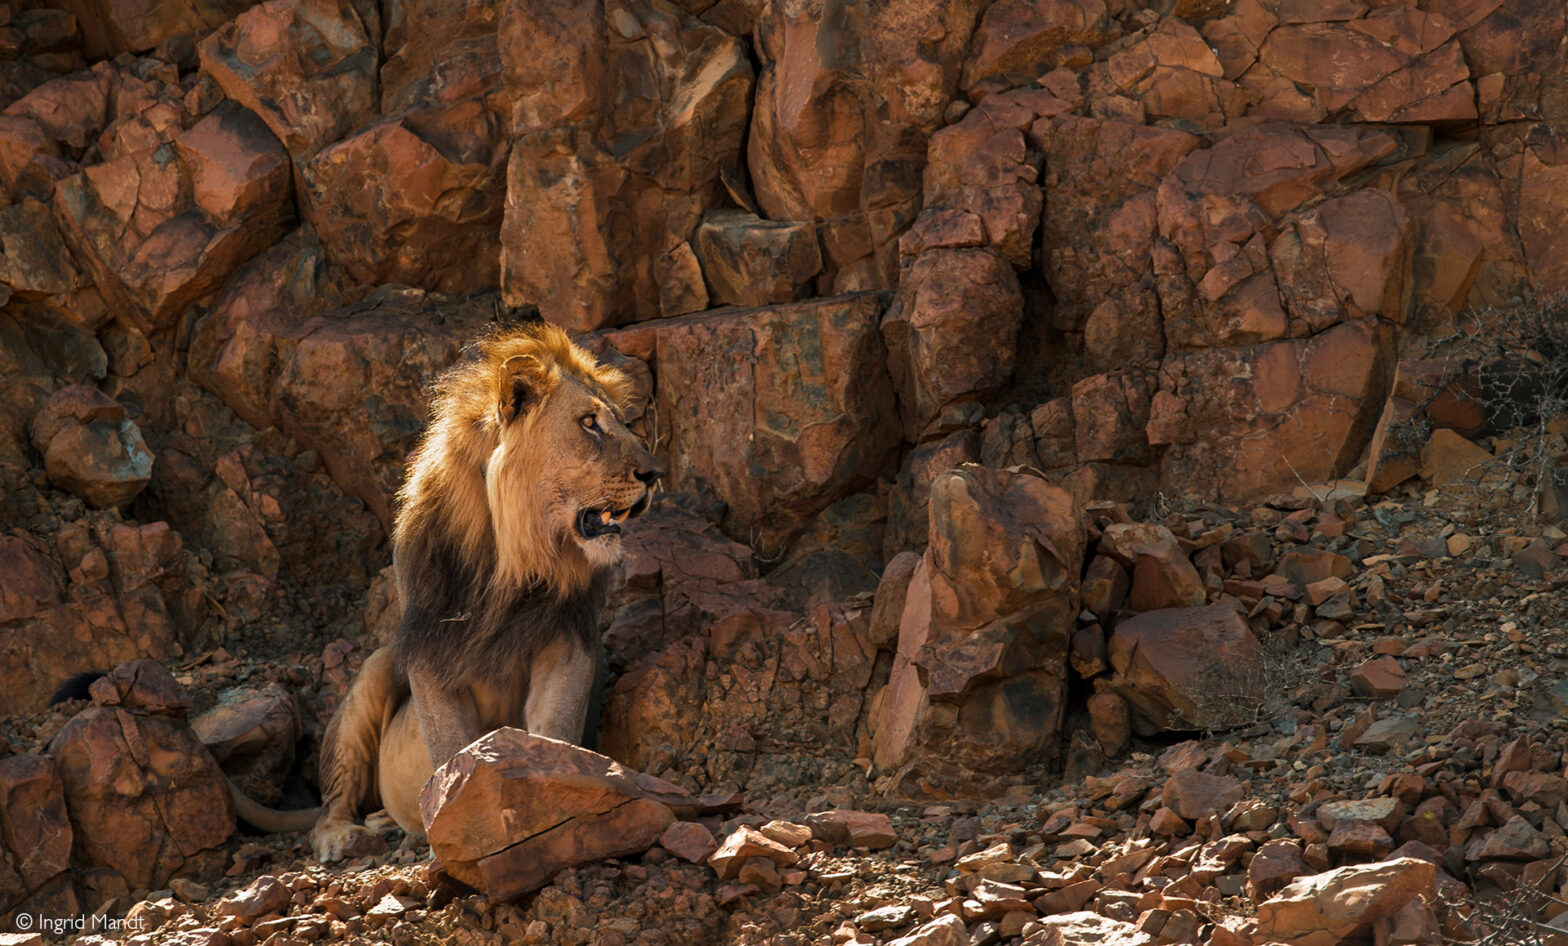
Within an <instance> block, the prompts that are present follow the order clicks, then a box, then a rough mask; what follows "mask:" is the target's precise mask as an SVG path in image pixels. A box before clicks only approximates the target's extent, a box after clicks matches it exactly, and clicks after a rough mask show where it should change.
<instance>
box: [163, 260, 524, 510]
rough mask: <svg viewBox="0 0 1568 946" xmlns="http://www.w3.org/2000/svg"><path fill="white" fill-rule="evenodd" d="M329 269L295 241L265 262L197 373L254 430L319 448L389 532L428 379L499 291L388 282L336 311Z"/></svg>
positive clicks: (205, 331) (234, 292) (243, 287)
mask: <svg viewBox="0 0 1568 946" xmlns="http://www.w3.org/2000/svg"><path fill="white" fill-rule="evenodd" d="M322 268H323V261H322V253H321V250H320V248H319V247H310V246H308V245H306V246H300V245H295V244H294V243H293V241H286V242H285V243H283V244H280V245H279V246H277V247H274V248H273V249H272V250H269V251H268V252H267V253H265V254H263V255H262V256H261V257H259V258H258V259H256V260H255V261H254V262H253V263H252V265H251V266H249V267H247V268H246V269H245V270H244V271H242V272H241V273H240V274H238V275H237V276H236V277H235V279H234V280H233V282H232V284H231V285H230V287H229V288H228V289H227V290H225V292H224V293H223V294H222V295H221V296H220V297H219V298H218V299H217V301H216V302H215V303H214V304H213V306H212V311H211V313H210V314H209V315H208V316H207V317H205V318H204V319H202V320H201V322H200V323H198V325H197V327H196V331H195V335H194V338H193V339H192V342H191V357H190V373H191V377H192V378H193V379H194V380H196V381H197V382H199V383H200V384H202V385H203V386H205V387H207V388H208V389H210V390H212V391H214V392H215V393H217V394H218V395H219V396H220V397H222V398H223V400H224V403H225V404H227V405H228V406H229V407H230V408H231V409H233V410H234V412H235V413H237V414H239V415H240V416H241V417H242V418H244V419H245V420H246V421H247V422H248V423H250V424H251V425H253V426H256V427H260V428H263V429H264V428H266V427H277V428H279V429H281V430H283V431H284V432H286V433H287V434H288V435H289V436H292V437H294V438H295V439H296V440H298V441H300V442H301V443H302V444H303V445H305V446H306V447H308V448H309V449H312V450H316V451H318V452H319V453H320V454H321V457H322V459H323V461H324V463H325V465H326V467H327V468H328V469H329V470H331V471H332V472H333V478H334V479H335V480H336V482H337V483H338V484H339V485H340V487H341V488H342V489H343V491H344V492H345V493H348V494H349V495H352V496H356V497H358V498H359V499H360V500H361V501H363V502H364V504H365V505H366V506H367V507H368V508H369V509H370V511H371V512H373V513H375V514H376V516H377V517H378V518H380V519H381V521H382V523H383V524H384V525H385V526H386V528H387V530H388V531H390V530H391V525H392V504H393V496H394V495H395V494H396V492H397V489H398V485H399V484H400V483H401V482H402V479H403V474H404V463H405V461H406V459H407V457H408V454H409V452H410V451H411V450H412V449H413V446H414V444H415V442H416V441H417V438H418V435H419V429H420V427H421V425H422V424H423V418H424V417H425V412H426V397H425V385H426V384H427V383H428V382H429V381H430V380H431V379H432V378H434V377H435V376H436V375H437V374H438V373H440V371H441V370H442V369H444V368H446V367H447V366H449V365H450V364H451V363H452V361H453V360H454V359H455V358H456V357H457V355H458V352H459V351H460V350H461V348H462V346H463V345H464V344H465V343H466V342H468V341H469V340H470V339H472V338H473V337H474V336H475V335H476V334H477V333H478V331H479V330H480V328H481V326H483V325H484V324H485V323H486V322H488V321H489V320H490V319H492V318H494V315H495V308H494V296H490V297H474V298H470V299H464V300H461V301H457V302H446V301H442V300H437V299H433V298H430V297H429V296H427V295H426V294H425V293H423V292H420V291H417V290H409V289H401V290H399V289H384V290H381V291H379V292H377V293H373V294H371V295H370V296H368V297H367V298H365V299H364V300H363V301H361V302H359V303H357V304H355V305H352V306H348V307H343V308H336V307H332V306H331V302H332V301H333V300H332V296H331V292H330V290H331V286H330V284H329V283H328V282H327V281H326V278H325V275H324V274H323V272H322ZM322 296H325V297H326V298H325V299H321V298H320V297H322ZM323 309H328V310H329V311H326V312H323V311H322V310H323ZM235 499H236V502H237V501H238V497H235ZM241 505H242V504H241ZM246 514H248V512H247V513H246ZM263 537H264V536H263Z"/></svg>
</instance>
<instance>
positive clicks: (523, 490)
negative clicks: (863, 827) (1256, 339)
mask: <svg viewBox="0 0 1568 946" xmlns="http://www.w3.org/2000/svg"><path fill="white" fill-rule="evenodd" d="M629 391H630V384H629V381H628V379H627V378H626V376H625V375H624V374H622V373H621V372H620V371H618V370H616V369H613V368H608V367H604V366H601V365H598V364H596V363H595V361H594V359H593V357H592V356H591V355H589V354H588V353H587V352H585V351H584V350H583V349H581V348H579V347H578V346H576V345H575V344H573V343H572V341H571V339H570V338H569V337H568V336H567V334H566V333H565V332H563V331H562V330H561V329H559V328H557V327H556V326H553V325H549V324H546V323H533V324H528V325H525V326H522V327H520V328H514V329H511V330H506V331H498V332H496V333H494V334H491V335H489V336H487V337H485V338H483V339H481V340H480V341H478V342H477V343H476V344H475V345H474V346H472V348H471V351H470V357H469V358H468V359H467V360H465V361H463V362H461V363H460V364H459V365H457V366H456V367H454V368H452V369H451V370H449V371H448V372H447V373H446V374H445V375H444V376H443V377H442V378H441V379H440V381H439V382H438V383H437V385H436V388H435V394H434V397H433V399H432V402H431V419H430V423H429V425H428V427H427V429H426V433H425V436H424V438H423V440H422V441H421V443H420V445H419V447H418V448H417V450H416V451H415V452H414V454H413V456H412V457H411V458H410V461H409V474H408V479H407V481H406V482H405V484H404V486H403V489H402V491H401V492H400V494H399V511H398V517H397V523H396V528H395V531H394V537H393V538H394V543H395V544H394V548H395V556H394V558H395V562H394V564H395V565H396V569H397V576H398V586H399V589H400V591H401V593H402V598H403V602H404V609H405V610H404V614H403V618H402V621H401V623H400V624H399V627H398V631H397V635H396V637H395V639H394V641H393V643H392V645H391V646H390V647H387V648H382V649H381V650H378V651H376V652H375V653H374V654H372V655H371V656H370V658H368V659H367V661H366V663H365V666H364V667H363V669H362V670H361V671H360V674H359V676H358V677H357V678H356V680H355V682H354V685H353V687H352V688H351V689H350V691H349V693H348V695H347V697H346V698H345V699H344V701H343V705H342V706H341V707H340V708H339V709H338V712H337V714H336V715H335V716H334V717H333V720H332V722H331V724H330V725H329V726H328V728H327V732H326V734H325V736H324V738H323V743H322V751H321V786H322V796H323V797H322V808H321V810H320V815H319V818H318V819H317V820H316V822H315V830H314V831H313V833H312V838H313V842H314V845H315V848H316V854H317V857H318V858H319V859H321V860H324V861H325V860H335V859H337V858H339V857H342V856H345V855H347V854H350V853H353V851H354V849H355V846H356V841H357V839H358V838H361V837H363V836H364V835H365V834H366V829H365V828H363V827H361V826H360V825H358V824H356V823H355V822H356V820H357V819H358V818H359V817H360V816H361V815H362V814H363V813H364V812H366V811H370V810H373V809H375V808H376V807H379V806H384V807H385V808H386V809H387V811H388V813H389V814H390V815H391V816H392V818H393V819H394V820H396V821H397V822H398V823H399V824H400V825H401V826H402V827H403V829H404V830H405V831H407V832H408V833H409V834H411V835H420V834H423V820H422V817H421V814H420V811H419V793H420V790H421V788H422V787H423V786H424V784H425V782H426V781H427V780H428V778H429V776H430V774H431V773H432V772H433V771H434V769H435V768H436V767H437V766H439V765H440V764H442V763H443V762H445V761H446V760H447V759H449V758H450V757H451V756H452V755H453V754H454V753H455V752H457V751H458V750H459V749H461V748H462V747H463V746H464V745H467V743H468V742H470V741H472V740H473V739H475V738H477V737H478V736H480V735H483V734H484V733H487V732H490V731H491V730H493V729H496V728H498V727H500V726H518V727H522V728H526V729H528V730H529V731H531V732H536V733H539V734H541V735H547V736H551V737H554V738H559V739H568V740H572V741H578V740H581V738H582V736H583V729H584V721H585V719H586V717H587V713H588V712H589V694H590V692H591V690H592V689H593V681H594V676H595V672H596V670H597V667H598V662H599V653H598V651H599V646H598V621H597V616H598V610H599V608H600V606H601V605H602V602H603V598H604V595H605V592H606V586H607V583H608V576H609V575H610V573H611V570H612V566H613V565H614V564H615V563H616V562H618V561H619V559H620V555H621V544H620V525H621V524H622V523H624V522H625V521H626V520H627V519H629V518H631V517H632V516H635V515H637V514H638V513H640V512H642V511H643V510H644V509H646V508H647V505H648V501H649V496H650V488H651V485H652V483H653V481H654V480H656V479H657V478H658V477H659V476H660V475H661V472H662V471H660V470H659V469H658V466H657V464H656V462H655V461H654V459H653V457H652V456H651V455H650V454H649V453H648V451H647V450H646V449H645V448H644V447H643V445H642V444H641V443H640V442H639V441H638V439H637V437H636V436H635V435H634V434H632V433H631V431H629V430H627V428H626V425H625V415H624V404H625V401H626V398H627V396H628V394H629ZM258 808H259V806H254V805H253V804H252V805H251V806H249V807H248V808H247V812H248V813H247V814H246V817H247V820H251V821H252V822H253V823H255V822H256V819H257V818H258V817H259V818H261V819H262V821H263V822H267V823H258V827H263V828H273V829H276V830H286V829H287V828H289V827H294V826H297V825H298V823H299V821H300V820H301V819H302V818H303V817H304V813H285V812H271V813H269V812H268V811H267V810H264V809H261V810H258ZM274 816H276V817H274ZM291 819H292V820H291Z"/></svg>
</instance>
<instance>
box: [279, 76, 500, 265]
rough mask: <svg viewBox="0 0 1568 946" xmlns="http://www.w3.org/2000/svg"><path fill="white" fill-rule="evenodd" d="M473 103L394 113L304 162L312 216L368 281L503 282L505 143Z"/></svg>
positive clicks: (343, 261) (325, 238) (339, 254)
mask: <svg viewBox="0 0 1568 946" xmlns="http://www.w3.org/2000/svg"><path fill="white" fill-rule="evenodd" d="M493 121H494V120H493V118H491V117H490V116H488V115H487V114H485V112H484V111H483V109H482V108H481V107H480V106H479V105H478V104H477V103H472V102H467V103H458V104H456V105H454V106H451V107H449V108H444V109H438V110H426V111H421V112H415V113H410V114H406V115H398V116H392V117H389V118H386V119H383V120H380V121H377V122H375V123H373V124H371V125H370V126H369V127H366V128H364V129H362V130H360V131H358V132H356V133H355V134H353V135H351V136H350V137H348V138H346V139H344V140H342V141H340V142H337V143H336V144H332V145H328V146H327V147H325V148H323V149H322V150H321V151H320V152H318V153H317V154H316V155H315V157H314V158H312V159H311V161H310V163H309V164H307V165H305V166H304V168H303V175H302V180H303V182H304V190H303V197H304V206H303V207H302V208H301V209H302V211H303V213H304V215H305V217H306V218H307V219H308V220H309V221H310V222H311V223H312V224H313V225H314V226H315V228H316V232H317V234H319V235H320V237H321V241H322V243H323V244H324V245H325V246H326V248H327V252H328V254H329V255H330V256H331V257H332V259H333V261H334V262H337V263H339V264H340V265H342V266H343V267H344V268H345V269H347V270H348V272H349V273H350V275H352V276H353V277H354V278H355V279H356V280H358V281H359V282H361V283H367V284H377V283H388V282H393V283H406V284H408V285H413V286H419V287H422V288H426V289H432V290H438V291H441V292H444V293H447V294H449V295H462V294H464V293H468V292H474V291H478V290H482V289H494V288H495V287H496V286H497V285H498V284H499V281H500V265H501V264H500V261H499V255H498V254H499V253H500V243H499V237H498V236H497V233H498V227H499V225H500V222H501V216H502V203H503V198H504V194H505V191H504V188H503V186H502V178H503V168H502V160H503V159H504V157H505V154H506V152H505V148H504V146H503V144H502V141H501V139H500V138H499V136H498V135H497V134H496V133H495V131H494V126H493Z"/></svg>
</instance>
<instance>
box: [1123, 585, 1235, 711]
mask: <svg viewBox="0 0 1568 946" xmlns="http://www.w3.org/2000/svg"><path fill="white" fill-rule="evenodd" d="M1106 651H1107V654H1108V656H1109V658H1110V662H1111V668H1112V669H1113V670H1114V671H1115V674H1114V676H1112V677H1111V679H1110V686H1111V687H1112V688H1113V689H1115V690H1116V692H1117V693H1119V694H1121V696H1122V697H1123V698H1124V699H1125V700H1126V701H1127V703H1128V705H1129V706H1130V707H1131V708H1132V725H1133V729H1134V730H1136V731H1137V732H1138V733H1139V734H1140V735H1144V736H1150V735H1153V734H1155V733H1157V732H1162V731H1167V730H1188V729H1226V728H1229V727H1233V726H1239V725H1243V724H1245V723H1250V722H1254V721H1255V720H1256V718H1257V712H1258V708H1259V707H1260V706H1261V705H1262V703H1263V699H1264V696H1265V695H1266V694H1265V689H1264V688H1265V686H1266V681H1265V679H1264V667H1263V649H1262V647H1261V646H1260V645H1259V644H1258V639H1257V638H1256V637H1254V636H1253V634H1252V630H1251V629H1250V628H1248V627H1247V623H1246V622H1245V621H1243V620H1242V619H1241V616H1240V615H1238V614H1237V613H1236V612H1235V611H1233V610H1231V608H1229V607H1228V606H1226V605H1222V604H1216V605H1209V606H1207V607H1200V608H1164V609H1161V610H1157V611H1145V612H1144V613H1142V614H1139V615H1136V616H1134V617H1130V618H1127V619H1126V620H1124V621H1122V622H1121V623H1119V624H1117V625H1116V630H1115V631H1114V632H1112V634H1111V637H1110V640H1109V641H1108V642H1107V644H1106Z"/></svg>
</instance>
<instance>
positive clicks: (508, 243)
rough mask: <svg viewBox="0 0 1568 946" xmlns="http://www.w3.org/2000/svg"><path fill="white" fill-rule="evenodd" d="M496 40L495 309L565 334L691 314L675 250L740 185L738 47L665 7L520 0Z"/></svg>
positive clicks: (687, 284) (688, 275) (745, 73)
mask: <svg viewBox="0 0 1568 946" xmlns="http://www.w3.org/2000/svg"><path fill="white" fill-rule="evenodd" d="M499 30H500V33H499V37H500V39H499V45H500V49H501V60H502V65H503V68H504V74H505V83H506V94H507V96H508V98H509V100H510V101H511V102H512V106H513V108H512V115H511V126H512V127H511V132H512V134H513V135H514V143H513V145H512V152H511V158H510V162H509V164H508V167H507V178H506V215H505V221H504V224H503V229H502V235H501V285H502V290H503V292H504V295H505V298H506V301H507V303H508V304H510V305H514V306H522V305H535V306H538V307H539V310H540V312H541V313H542V314H543V315H544V316H545V318H547V319H549V320H551V321H553V322H557V323H559V324H560V325H562V326H564V327H565V328H567V329H568V330H570V331H578V332H581V331H586V330H589V329H593V328H598V327H602V326H606V325H615V324H620V323H622V322H628V321H632V320H634V319H645V318H649V317H651V316H656V315H666V316H668V315H680V314H683V313H687V312H693V311H696V310H698V309H701V308H705V307H706V301H707V300H706V293H705V291H703V283H702V274H701V272H700V270H699V267H698V265H697V261H696V258H695V256H693V254H692V249H691V245H690V242H689V241H690V239H691V238H692V236H693V234H694V231H695V230H696V228H697V224H698V222H699V221H700V220H701V219H702V216H703V214H704V213H706V212H707V211H708V210H710V209H712V208H714V207H716V206H718V205H719V204H720V202H721V200H722V198H723V194H724V188H725V184H724V183H722V182H723V181H726V180H738V179H739V178H738V168H739V166H740V148H741V142H742V140H743V139H744V137H745V132H746V127H745V123H746V113H747V104H748V102H749V101H750V96H751V88H752V66H751V60H750V58H749V57H748V56H747V55H746V50H745V44H744V43H742V42H741V41H740V40H738V39H736V38H735V37H734V36H731V35H730V34H728V33H726V32H724V31H723V30H721V29H718V28H716V27H713V26H710V25H708V24H707V23H704V22H702V21H700V20H697V19H694V18H693V17H691V16H690V15H689V14H688V13H687V12H686V11H685V10H683V9H682V8H680V7H679V6H676V5H675V4H672V3H668V2H665V0H649V2H646V3H635V4H634V3H626V2H622V0H612V2H609V3H604V2H601V0H570V2H564V3H563V2H557V0H551V2H545V0H523V2H514V3H509V4H507V5H506V8H505V10H504V11H503V12H502V15H501V18H500V25H499ZM780 219H804V218H780Z"/></svg>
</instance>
